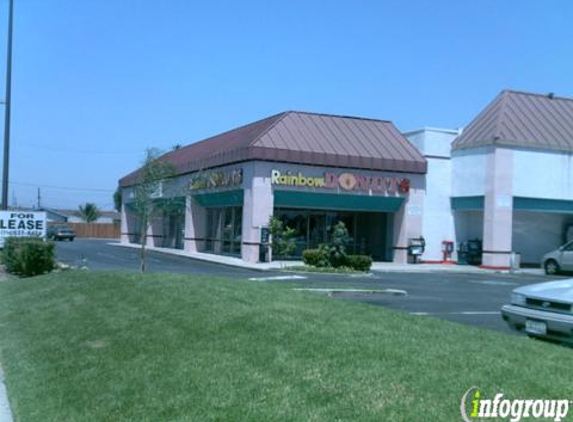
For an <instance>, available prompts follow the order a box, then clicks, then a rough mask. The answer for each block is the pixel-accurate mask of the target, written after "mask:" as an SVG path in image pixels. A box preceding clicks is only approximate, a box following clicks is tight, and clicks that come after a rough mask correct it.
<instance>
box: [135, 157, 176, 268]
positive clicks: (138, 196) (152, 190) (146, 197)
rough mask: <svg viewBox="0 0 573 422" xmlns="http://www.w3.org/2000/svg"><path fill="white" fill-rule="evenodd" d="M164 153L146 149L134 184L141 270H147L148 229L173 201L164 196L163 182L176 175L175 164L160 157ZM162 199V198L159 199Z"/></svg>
mask: <svg viewBox="0 0 573 422" xmlns="http://www.w3.org/2000/svg"><path fill="white" fill-rule="evenodd" d="M161 155H162V153H161V151H159V150H158V149H155V148H150V149H147V150H146V151H145V157H144V160H143V165H142V166H141V168H140V169H139V171H138V178H137V181H136V183H135V185H134V186H133V202H131V205H132V209H133V212H134V213H135V215H136V217H137V218H138V220H139V223H140V230H141V231H140V236H139V238H140V241H141V254H140V256H141V265H140V270H141V272H142V273H143V272H145V258H146V244H147V231H148V230H149V227H150V226H151V223H152V221H153V218H154V217H155V216H156V215H157V214H158V213H159V212H161V211H165V209H166V208H169V207H170V205H171V201H170V199H168V198H163V194H164V192H163V183H164V182H165V181H166V180H167V179H170V178H171V177H173V176H174V175H175V168H174V166H173V164H171V163H170V162H167V161H163V160H161V159H160V157H161ZM159 199H161V200H159Z"/></svg>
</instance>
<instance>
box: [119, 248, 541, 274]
mask: <svg viewBox="0 0 573 422" xmlns="http://www.w3.org/2000/svg"><path fill="white" fill-rule="evenodd" d="M109 245H113V246H120V247H125V248H134V249H139V248H140V246H139V245H132V244H125V243H119V242H110V243H109ZM148 250H150V251H155V252H161V253H166V254H170V255H177V256H182V257H185V258H190V259H197V260H199V261H207V262H213V263H216V264H222V265H228V266H232V267H239V268H247V269H251V270H259V271H269V270H280V269H288V267H294V266H301V265H304V264H303V262H302V261H273V262H262V263H255V264H253V263H250V262H245V261H243V260H242V259H240V258H235V257H232V256H224V255H215V254H209V253H201V252H195V253H192V254H190V253H188V252H185V251H182V250H180V249H171V248H156V247H153V248H151V247H148ZM371 270H372V271H376V272H400V273H428V272H453V273H477V274H487V273H509V271H499V270H487V269H482V268H478V267H474V266H471V265H453V264H396V263H394V262H374V263H373V264H372V268H371ZM514 272H515V273H518V274H542V273H543V272H542V270H541V269H536V268H532V269H517V270H515V271H514Z"/></svg>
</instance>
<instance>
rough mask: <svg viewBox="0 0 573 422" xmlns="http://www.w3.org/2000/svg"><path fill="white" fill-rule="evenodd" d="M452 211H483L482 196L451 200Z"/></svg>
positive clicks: (453, 198)
mask: <svg viewBox="0 0 573 422" xmlns="http://www.w3.org/2000/svg"><path fill="white" fill-rule="evenodd" d="M451 203H452V210H454V211H476V210H477V211H483V204H484V197H483V196H458V197H452V198H451Z"/></svg>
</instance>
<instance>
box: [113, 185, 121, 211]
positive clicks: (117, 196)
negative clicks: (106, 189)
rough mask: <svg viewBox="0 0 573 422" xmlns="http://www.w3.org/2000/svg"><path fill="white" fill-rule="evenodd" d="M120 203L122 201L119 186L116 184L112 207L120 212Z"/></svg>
mask: <svg viewBox="0 0 573 422" xmlns="http://www.w3.org/2000/svg"><path fill="white" fill-rule="evenodd" d="M121 203H122V196H121V186H118V187H117V189H116V190H115V192H114V193H113V208H114V209H115V210H116V211H117V212H121Z"/></svg>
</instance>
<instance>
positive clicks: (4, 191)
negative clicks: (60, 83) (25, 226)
mask: <svg viewBox="0 0 573 422" xmlns="http://www.w3.org/2000/svg"><path fill="white" fill-rule="evenodd" d="M9 1H10V6H9V7H10V8H9V10H8V52H7V57H6V99H5V104H4V164H3V166H2V204H1V208H2V209H3V210H7V209H8V175H9V165H10V106H11V105H12V104H11V102H12V101H11V100H12V21H13V17H14V0H9Z"/></svg>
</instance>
